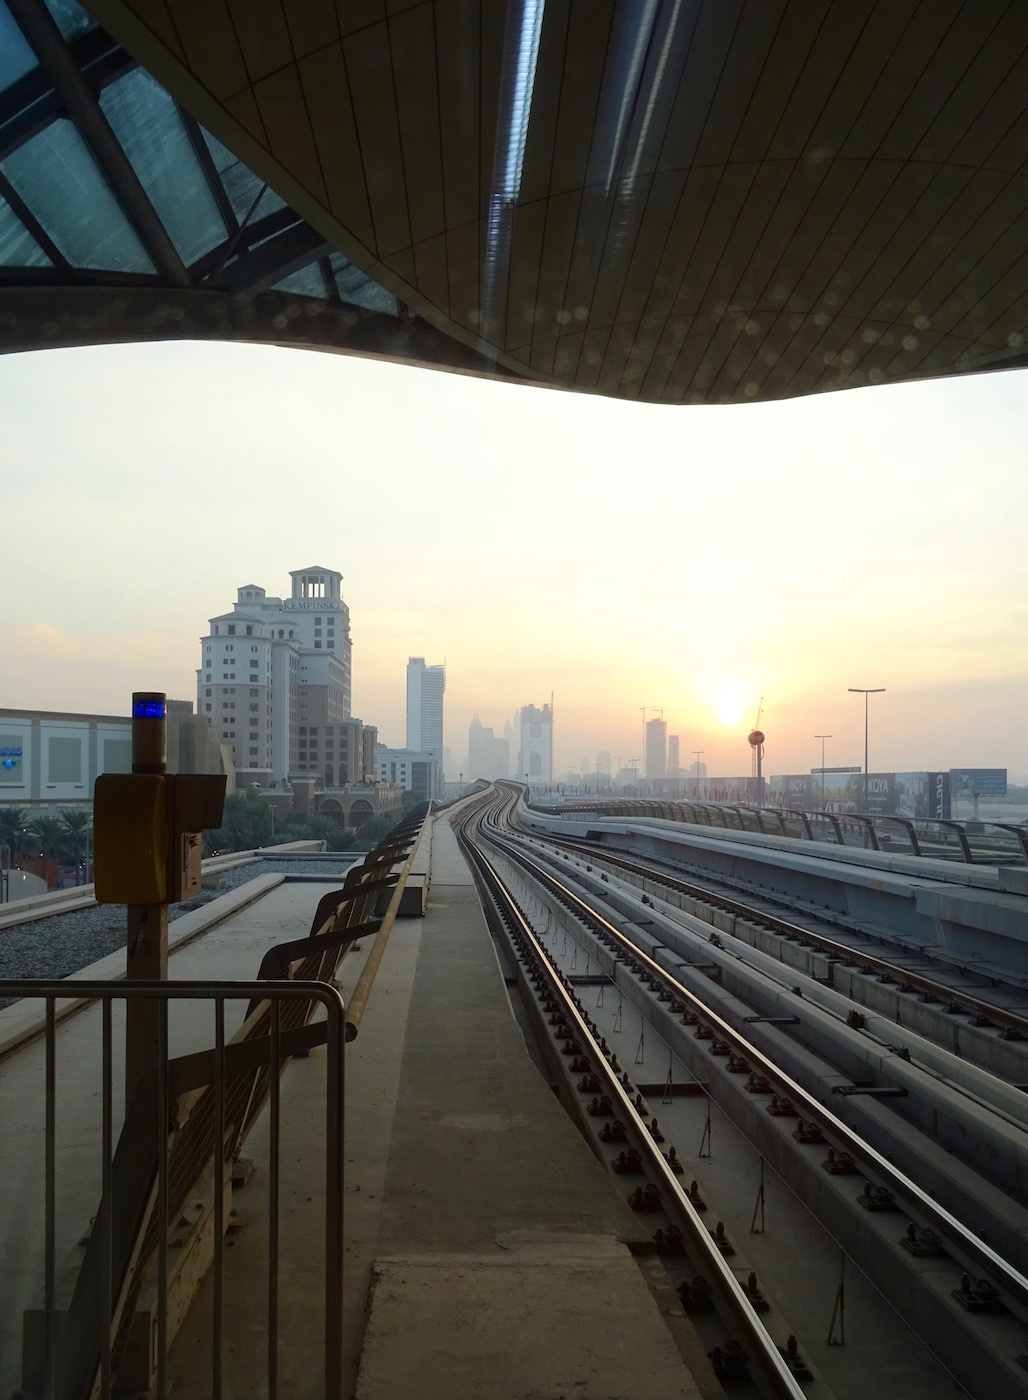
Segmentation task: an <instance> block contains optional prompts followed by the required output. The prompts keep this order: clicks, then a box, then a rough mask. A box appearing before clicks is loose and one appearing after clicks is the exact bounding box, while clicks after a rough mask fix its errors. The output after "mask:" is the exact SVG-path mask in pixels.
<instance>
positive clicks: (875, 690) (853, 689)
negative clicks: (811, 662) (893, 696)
mask: <svg viewBox="0 0 1028 1400" xmlns="http://www.w3.org/2000/svg"><path fill="white" fill-rule="evenodd" d="M847 689H848V690H849V693H850V694H851V695H862V696H863V697H864V815H865V816H867V815H868V806H869V802H868V786H867V707H868V698H867V697H868V696H869V695H884V694H885V686H884V685H879V686H871V687H870V688H865V687H863V686H859V685H851V686H848V687H847ZM828 737H829V738H831V735H829V736H828Z"/></svg>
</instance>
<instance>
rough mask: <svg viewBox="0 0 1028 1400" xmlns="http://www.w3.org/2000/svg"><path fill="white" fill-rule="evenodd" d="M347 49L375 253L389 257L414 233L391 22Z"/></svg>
mask: <svg viewBox="0 0 1028 1400" xmlns="http://www.w3.org/2000/svg"><path fill="white" fill-rule="evenodd" d="M345 54H346V71H347V74H348V76H349V82H350V94H351V97H352V100H353V111H354V117H355V119H356V125H357V136H358V139H359V141H360V146H361V151H362V152H363V156H364V177H365V180H366V182H367V188H368V201H369V204H370V206H371V218H372V223H373V224H374V228H375V252H376V253H377V255H378V257H380V258H381V259H382V260H383V261H389V260H390V254H392V253H394V252H396V251H397V250H398V249H400V248H409V247H410V242H411V232H410V218H409V215H408V212H407V196H406V182H405V178H404V169H403V151H402V148H401V146H400V125H399V120H398V118H397V114H396V105H395V102H394V100H393V92H394V90H393V72H392V59H391V55H390V51H389V33H388V30H387V28H386V25H385V24H384V23H382V24H373V25H369V27H368V28H367V29H363V30H361V32H360V33H359V34H352V35H350V37H349V38H348V39H347V40H346V43H345Z"/></svg>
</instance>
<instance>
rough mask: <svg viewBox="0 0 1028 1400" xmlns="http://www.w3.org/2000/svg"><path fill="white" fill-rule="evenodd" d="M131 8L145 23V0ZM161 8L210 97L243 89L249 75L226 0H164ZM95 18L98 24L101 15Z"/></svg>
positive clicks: (147, 16)
mask: <svg viewBox="0 0 1028 1400" xmlns="http://www.w3.org/2000/svg"><path fill="white" fill-rule="evenodd" d="M134 8H136V9H137V11H138V14H139V18H140V19H141V20H142V21H143V23H144V24H148V23H149V6H148V5H147V4H146V3H145V0H137V3H136V5H135V7H134ZM163 8H165V9H166V10H167V12H168V14H169V15H170V17H171V22H172V23H173V24H174V26H175V32H176V33H177V34H178V36H179V39H180V41H181V45H182V48H183V49H184V50H185V55H186V62H187V64H188V65H189V69H190V71H191V72H192V73H195V75H196V77H197V78H198V79H199V81H200V82H201V83H202V84H203V85H204V87H205V88H207V89H208V91H209V92H210V93H211V94H212V96H214V97H215V98H219V99H221V100H225V99H226V98H228V97H231V96H232V95H233V94H235V93H239V92H243V91H245V90H246V88H247V86H248V84H249V81H250V79H249V74H248V73H247V71H246V64H245V63H244V62H243V55H242V53H241V52H240V49H239V40H238V38H237V37H236V32H235V28H234V26H233V24H232V16H231V13H230V12H229V8H228V5H227V3H226V0H207V3H205V4H204V5H203V6H199V5H196V4H194V3H193V0H168V3H167V4H166V5H165V6H164V7H163ZM97 18H98V19H99V20H100V22H101V24H102V23H103V17H102V16H99V15H98V16H97Z"/></svg>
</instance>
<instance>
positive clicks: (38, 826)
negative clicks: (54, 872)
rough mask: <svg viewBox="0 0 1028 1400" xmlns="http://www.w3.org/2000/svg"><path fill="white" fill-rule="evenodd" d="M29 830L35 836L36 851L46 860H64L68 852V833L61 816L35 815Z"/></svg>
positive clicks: (30, 847)
mask: <svg viewBox="0 0 1028 1400" xmlns="http://www.w3.org/2000/svg"><path fill="white" fill-rule="evenodd" d="M29 830H30V831H31V833H32V836H33V837H34V838H35V851H32V846H31V845H30V846H29V850H30V851H32V854H38V855H41V856H42V857H43V859H44V860H62V859H64V857H65V855H66V853H67V849H68V846H67V837H68V833H67V830H66V829H65V827H64V824H63V823H62V821H61V820H60V818H59V817H33V819H32V821H31V823H30V825H29Z"/></svg>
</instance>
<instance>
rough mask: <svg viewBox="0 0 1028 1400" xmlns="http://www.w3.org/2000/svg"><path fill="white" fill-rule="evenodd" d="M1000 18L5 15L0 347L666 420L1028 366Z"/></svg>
mask: <svg viewBox="0 0 1028 1400" xmlns="http://www.w3.org/2000/svg"><path fill="white" fill-rule="evenodd" d="M1026 93H1028V7H1026V5H1025V4H1024V3H1023V0H1012V3H1005V2H1004V0H975V3H974V4H970V3H962V2H961V0H923V2H922V3H918V2H917V0H878V2H877V3H876V2H875V0H830V2H828V0H826V3H809V2H808V0H634V3H633V2H632V0H614V3H612V2H611V0H506V3H504V0H336V2H335V3H333V2H332V0H88V3H87V5H86V7H85V8H82V7H81V6H80V5H79V4H77V3H76V0H0V349H5V350H12V349H24V348H30V347H39V346H46V345H61V344H80V343H92V342H96V341H113V340H137V339H162V338H183V337H190V338H205V339H206V338H227V339H240V340H264V341H273V342H275V343H280V344H292V345H312V346H320V347H323V348H328V349H339V350H344V351H352V352H355V353H361V354H374V355H380V356H384V357H391V358H398V359H403V360H405V361H409V362H415V363H421V364H427V365H437V366H444V367H451V368H459V369H463V370H466V371H471V372H475V373H487V374H501V375H504V376H508V377H514V378H519V379H524V380H529V381H535V382H541V383H549V384H553V385H557V386H560V387H564V388H570V389H578V390H583V391H589V392H600V393H603V394H610V395H616V396H619V397H624V398H630V399H636V398H637V399H643V400H647V401H650V402H657V403H701V402H715V403H726V402H740V401H751V400H757V399H771V398H783V397H790V396H794V395H800V394H807V393H813V392H817V391H821V390H826V389H838V388H848V387H854V386H857V385H865V384H877V383H893V382H898V381H902V380H909V379H913V378H919V377H931V376H938V375H948V374H958V373H970V372H976V371H980V370H987V369H999V368H1010V367H1014V366H1017V365H1023V364H1025V363H1026V356H1028V345H1026V336H1028V246H1026V240H1025V237H1024V233H1025V228H1026V227H1028V171H1026V159H1028V115H1026V102H1025V94H1026Z"/></svg>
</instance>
